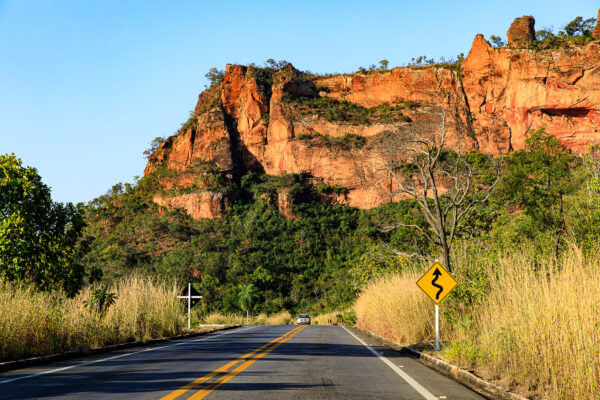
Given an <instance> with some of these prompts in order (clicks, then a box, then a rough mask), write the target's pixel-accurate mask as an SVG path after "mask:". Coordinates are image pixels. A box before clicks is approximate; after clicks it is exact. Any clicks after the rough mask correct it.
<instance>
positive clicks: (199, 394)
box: [188, 326, 305, 400]
mask: <svg viewBox="0 0 600 400" xmlns="http://www.w3.org/2000/svg"><path fill="white" fill-rule="evenodd" d="M304 328H305V326H302V327H299V329H297V330H296V331H295V332H294V333H292V334H291V335H288V336H287V337H285V338H283V339H281V340H280V341H278V342H275V343H273V345H271V347H269V348H268V349H266V350H265V351H264V352H262V353H260V354H259V355H257V356H255V357H253V358H251V359H249V360H248V361H246V362H245V363H243V364H242V365H240V366H239V367H237V368H236V369H234V370H233V371H231V372H229V373H228V374H226V375H223V376H221V377H220V378H219V379H217V380H216V381H214V382H213V383H211V384H210V385H208V386H207V387H206V388H202V389H200V390H199V391H198V392H197V393H196V394H194V395H193V396H191V397H189V398H188V400H200V399H203V398H205V397H206V396H208V395H209V394H210V393H211V392H212V391H213V390H215V389H216V388H218V387H219V386H221V385H222V384H224V383H225V382H227V381H229V380H230V379H231V378H233V377H235V376H236V375H237V374H239V373H240V372H242V371H243V370H245V369H246V368H248V367H249V366H251V365H252V364H254V363H255V362H256V361H257V360H258V359H260V358H263V357H264V356H266V355H267V354H269V353H270V352H272V351H273V350H275V349H276V348H277V347H279V346H280V345H281V344H283V343H285V342H287V341H288V340H290V339H291V338H292V337H293V336H294V335H295V334H297V333H298V332H300V331H301V330H302V329H304ZM290 332H293V331H290Z"/></svg>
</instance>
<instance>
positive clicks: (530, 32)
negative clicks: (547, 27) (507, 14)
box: [506, 15, 535, 47]
mask: <svg viewBox="0 0 600 400" xmlns="http://www.w3.org/2000/svg"><path fill="white" fill-rule="evenodd" d="M506 36H507V37H508V44H509V45H511V46H514V47H527V46H528V45H529V44H530V43H531V42H533V41H534V40H535V19H534V18H533V17H532V16H531V15H524V16H522V17H521V18H515V20H514V21H513V23H512V24H511V25H510V28H509V29H508V32H506Z"/></svg>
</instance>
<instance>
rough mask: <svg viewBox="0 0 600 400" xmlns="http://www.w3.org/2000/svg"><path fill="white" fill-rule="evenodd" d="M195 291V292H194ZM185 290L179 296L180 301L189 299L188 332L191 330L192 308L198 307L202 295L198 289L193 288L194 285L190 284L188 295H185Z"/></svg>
mask: <svg viewBox="0 0 600 400" xmlns="http://www.w3.org/2000/svg"><path fill="white" fill-rule="evenodd" d="M192 291H193V292H192ZM184 293H185V290H184V291H183V292H182V293H181V296H177V298H178V299H187V309H188V331H189V330H190V318H191V317H190V315H191V311H192V307H193V306H195V305H196V303H197V302H198V299H201V298H202V296H200V293H198V292H197V291H196V289H194V288H192V284H191V283H189V282H188V290H187V295H186V294H184Z"/></svg>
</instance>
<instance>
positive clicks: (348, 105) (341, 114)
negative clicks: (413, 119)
mask: <svg viewBox="0 0 600 400" xmlns="http://www.w3.org/2000/svg"><path fill="white" fill-rule="evenodd" d="M283 101H284V102H285V103H287V104H289V105H294V106H296V108H295V111H296V112H298V113H299V114H300V115H313V114H317V115H319V116H320V117H321V118H324V119H325V120H326V121H329V122H346V123H348V124H353V125H362V124H372V123H377V122H379V123H382V122H383V123H392V122H410V118H409V117H408V116H406V115H404V114H403V113H402V110H404V109H406V108H412V107H414V103H409V102H404V103H399V104H396V105H390V104H387V103H385V104H382V105H380V106H377V107H372V108H366V107H363V106H361V105H360V104H357V103H352V102H349V101H347V100H337V99H334V98H331V97H307V96H291V95H289V94H286V95H284V97H283ZM290 117H292V115H291V114H290Z"/></svg>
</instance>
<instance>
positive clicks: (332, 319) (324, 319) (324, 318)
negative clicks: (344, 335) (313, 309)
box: [311, 311, 340, 325]
mask: <svg viewBox="0 0 600 400" xmlns="http://www.w3.org/2000/svg"><path fill="white" fill-rule="evenodd" d="M339 313H340V312H339V311H332V312H329V313H324V314H319V315H315V316H314V317H311V323H312V324H315V325H335V324H337V320H338V318H337V315H338V314H339Z"/></svg>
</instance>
